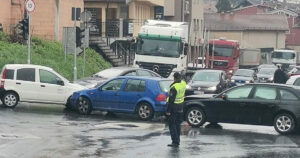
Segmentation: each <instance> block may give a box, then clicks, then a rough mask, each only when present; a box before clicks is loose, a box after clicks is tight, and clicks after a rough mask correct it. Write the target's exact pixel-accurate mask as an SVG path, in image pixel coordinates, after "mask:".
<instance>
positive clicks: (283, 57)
mask: <svg viewBox="0 0 300 158" xmlns="http://www.w3.org/2000/svg"><path fill="white" fill-rule="evenodd" d="M271 58H272V63H273V64H281V65H282V67H283V68H288V67H289V66H290V65H291V66H292V65H294V66H295V65H296V64H297V52H296V51H294V50H288V49H276V50H274V51H273V52H272V55H271Z"/></svg>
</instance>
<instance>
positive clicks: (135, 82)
mask: <svg viewBox="0 0 300 158" xmlns="http://www.w3.org/2000/svg"><path fill="white" fill-rule="evenodd" d="M171 84H172V80H169V79H164V78H157V77H153V78H152V77H151V78H149V77H134V76H122V77H117V78H114V79H111V80H109V81H107V82H105V83H104V84H102V85H101V86H99V87H97V88H94V89H87V90H82V91H78V92H74V93H73V95H72V97H71V100H70V102H71V106H72V107H73V108H75V109H77V110H78V112H79V113H81V114H85V115H87V114H90V113H91V112H92V110H104V111H108V112H122V113H132V114H137V115H138V117H139V118H140V119H142V120H150V119H152V118H153V116H154V113H156V112H165V110H166V98H167V95H168V94H167V93H168V90H169V86H170V85H171Z"/></svg>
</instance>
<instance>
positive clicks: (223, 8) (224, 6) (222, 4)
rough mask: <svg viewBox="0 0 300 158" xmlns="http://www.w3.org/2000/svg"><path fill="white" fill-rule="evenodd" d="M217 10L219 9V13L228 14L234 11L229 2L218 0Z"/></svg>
mask: <svg viewBox="0 0 300 158" xmlns="http://www.w3.org/2000/svg"><path fill="white" fill-rule="evenodd" d="M216 8H217V9H218V13H222V12H228V11H230V10H232V8H231V4H230V2H229V0H218V3H217V4H216Z"/></svg>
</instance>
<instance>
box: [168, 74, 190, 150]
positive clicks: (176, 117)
mask: <svg viewBox="0 0 300 158" xmlns="http://www.w3.org/2000/svg"><path fill="white" fill-rule="evenodd" d="M173 77H174V82H173V83H172V84H171V85H170V91H169V97H168V99H167V111H166V115H167V116H168V123H169V130H170V135H171V139H172V144H168V146H170V147H178V146H179V145H180V132H181V122H182V113H183V102H184V94H185V89H186V82H185V81H184V80H182V77H181V75H180V73H178V72H175V73H174V75H173Z"/></svg>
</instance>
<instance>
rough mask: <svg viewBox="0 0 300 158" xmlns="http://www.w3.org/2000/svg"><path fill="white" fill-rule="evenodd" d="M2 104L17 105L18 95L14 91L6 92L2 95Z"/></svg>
mask: <svg viewBox="0 0 300 158" xmlns="http://www.w3.org/2000/svg"><path fill="white" fill-rule="evenodd" d="M2 100H3V102H2V103H3V105H4V106H5V107H8V108H14V107H16V106H17V105H18V102H19V97H18V95H17V94H16V93H14V92H8V93H6V94H4V96H3V99H2Z"/></svg>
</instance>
